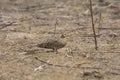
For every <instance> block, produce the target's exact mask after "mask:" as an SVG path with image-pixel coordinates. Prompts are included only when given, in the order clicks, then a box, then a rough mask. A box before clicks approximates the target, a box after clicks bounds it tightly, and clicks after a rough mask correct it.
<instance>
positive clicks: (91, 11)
mask: <svg viewBox="0 0 120 80" xmlns="http://www.w3.org/2000/svg"><path fill="white" fill-rule="evenodd" d="M90 13H91V20H92V22H91V23H92V29H93V34H94V40H95V49H96V50H97V48H98V46H97V39H96V32H95V27H94V22H93V21H94V20H93V19H94V18H93V10H92V1H91V0H90Z"/></svg>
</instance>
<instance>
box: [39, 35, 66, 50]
mask: <svg viewBox="0 0 120 80" xmlns="http://www.w3.org/2000/svg"><path fill="white" fill-rule="evenodd" d="M66 44H67V41H66V39H65V38H62V37H59V38H58V37H54V38H49V39H47V40H45V41H43V42H42V43H40V44H38V47H40V48H46V49H53V51H56V52H57V50H58V49H60V48H63V47H64V46H65V45H66Z"/></svg>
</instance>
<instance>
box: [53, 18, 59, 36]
mask: <svg viewBox="0 0 120 80" xmlns="http://www.w3.org/2000/svg"><path fill="white" fill-rule="evenodd" d="M57 25H58V19H57V18H56V23H55V28H54V36H56V29H57Z"/></svg>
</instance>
